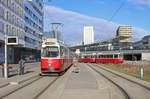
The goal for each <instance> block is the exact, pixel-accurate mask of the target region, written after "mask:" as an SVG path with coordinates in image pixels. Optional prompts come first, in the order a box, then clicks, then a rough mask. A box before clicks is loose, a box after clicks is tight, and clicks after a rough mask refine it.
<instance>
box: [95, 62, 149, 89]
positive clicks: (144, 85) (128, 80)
mask: <svg viewBox="0 0 150 99" xmlns="http://www.w3.org/2000/svg"><path fill="white" fill-rule="evenodd" d="M94 65H96V66H97V64H94ZM97 67H98V68H100V69H103V70H105V71H107V72H110V73H112V74H114V75H116V76H118V77H121V78H123V79H126V80H128V81H130V82H132V83H135V84H137V85H139V86H141V87H143V88H145V89H147V90H149V91H150V87H147V86H145V85H143V84H141V83H138V82H135V81H133V80H131V79H128V78H126V77H123V76H121V75H119V74H117V73H114V72H112V71H110V70H107V69H105V68H102V67H100V66H97Z"/></svg>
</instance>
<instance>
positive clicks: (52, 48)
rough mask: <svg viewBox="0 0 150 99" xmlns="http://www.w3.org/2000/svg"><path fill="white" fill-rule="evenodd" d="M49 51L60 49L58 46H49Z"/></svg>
mask: <svg viewBox="0 0 150 99" xmlns="http://www.w3.org/2000/svg"><path fill="white" fill-rule="evenodd" d="M48 50H49V51H58V48H57V47H50V48H48Z"/></svg>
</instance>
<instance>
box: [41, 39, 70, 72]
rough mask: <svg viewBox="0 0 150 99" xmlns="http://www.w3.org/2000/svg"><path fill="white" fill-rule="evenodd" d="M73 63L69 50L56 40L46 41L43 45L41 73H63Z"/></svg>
mask: <svg viewBox="0 0 150 99" xmlns="http://www.w3.org/2000/svg"><path fill="white" fill-rule="evenodd" d="M72 63H73V55H72V53H71V51H70V50H69V48H68V47H67V46H65V45H64V44H63V43H61V42H58V41H57V40H55V39H46V40H45V41H43V43H42V50H41V73H42V74H48V73H61V72H63V71H65V70H66V69H67V68H69V67H70V66H71V65H72Z"/></svg>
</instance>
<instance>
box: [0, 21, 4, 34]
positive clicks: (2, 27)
mask: <svg viewBox="0 0 150 99" xmlns="http://www.w3.org/2000/svg"><path fill="white" fill-rule="evenodd" d="M0 32H4V24H3V22H0Z"/></svg>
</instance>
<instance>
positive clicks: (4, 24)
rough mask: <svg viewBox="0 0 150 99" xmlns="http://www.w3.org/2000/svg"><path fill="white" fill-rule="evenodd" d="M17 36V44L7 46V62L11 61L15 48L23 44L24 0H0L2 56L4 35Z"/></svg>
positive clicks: (1, 52) (0, 48)
mask: <svg viewBox="0 0 150 99" xmlns="http://www.w3.org/2000/svg"><path fill="white" fill-rule="evenodd" d="M5 34H6V35H7V37H8V36H9V37H10V36H14V37H17V38H18V45H15V46H8V55H7V56H8V63H13V62H14V61H15V56H16V53H15V52H16V48H20V47H23V46H24V0H0V54H3V56H4V44H5V42H4V35H5Z"/></svg>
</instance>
